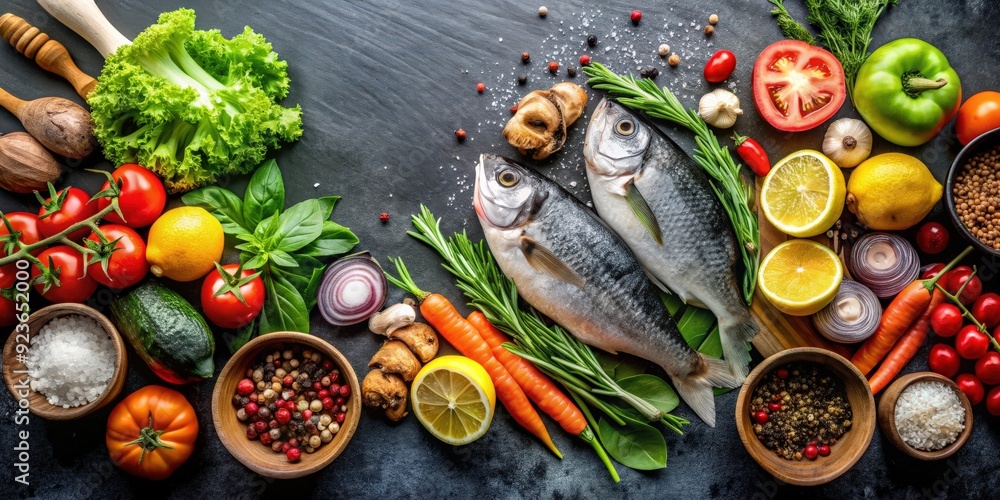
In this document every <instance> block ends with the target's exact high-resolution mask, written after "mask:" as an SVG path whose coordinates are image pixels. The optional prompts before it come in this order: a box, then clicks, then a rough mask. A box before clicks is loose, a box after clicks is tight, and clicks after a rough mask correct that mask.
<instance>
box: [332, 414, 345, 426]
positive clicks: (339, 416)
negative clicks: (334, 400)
mask: <svg viewBox="0 0 1000 500" xmlns="http://www.w3.org/2000/svg"><path fill="white" fill-rule="evenodd" d="M334 418H336V419H337V423H338V424H342V423H344V420H345V419H347V414H346V413H344V412H340V413H338V414H337V416H336V417H334Z"/></svg>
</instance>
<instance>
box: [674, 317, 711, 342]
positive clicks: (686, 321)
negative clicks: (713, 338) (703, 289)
mask: <svg viewBox="0 0 1000 500" xmlns="http://www.w3.org/2000/svg"><path fill="white" fill-rule="evenodd" d="M674 319H675V320H676V321H677V329H678V330H680V332H681V337H684V341H685V342H687V344H688V345H689V346H691V348H692V349H696V348H697V346H699V345H701V343H702V342H703V341H704V340H705V338H706V337H707V336H708V333H709V332H710V331H711V329H712V325H713V324H714V323H715V314H712V311H709V310H708V309H702V308H700V307H694V306H688V308H687V309H685V310H684V312H683V313H682V314H681V315H680V317H677V316H674Z"/></svg>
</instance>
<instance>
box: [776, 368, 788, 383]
mask: <svg viewBox="0 0 1000 500" xmlns="http://www.w3.org/2000/svg"><path fill="white" fill-rule="evenodd" d="M778 378H780V379H782V380H784V379H786V378H788V370H787V369H785V368H778Z"/></svg>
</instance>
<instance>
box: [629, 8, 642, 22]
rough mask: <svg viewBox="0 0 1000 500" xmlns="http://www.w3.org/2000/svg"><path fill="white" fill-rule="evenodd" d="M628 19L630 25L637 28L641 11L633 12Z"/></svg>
mask: <svg viewBox="0 0 1000 500" xmlns="http://www.w3.org/2000/svg"><path fill="white" fill-rule="evenodd" d="M628 18H629V19H631V20H632V24H634V25H636V26H638V25H639V21H642V11H640V10H639V9H636V10H633V11H632V13H631V14H629V16H628Z"/></svg>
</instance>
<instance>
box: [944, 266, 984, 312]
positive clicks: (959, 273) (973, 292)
mask: <svg viewBox="0 0 1000 500" xmlns="http://www.w3.org/2000/svg"><path fill="white" fill-rule="evenodd" d="M940 281H943V282H944V283H942V286H943V287H944V289H945V290H947V291H948V293H950V294H952V295H955V294H956V293H958V290H959V289H960V288H962V285H965V282H966V281H968V282H969V284H968V285H965V289H964V290H962V295H961V296H959V300H960V301H962V303H963V304H965V305H969V304H971V303H973V302H975V301H976V299H978V298H979V296H980V295H982V293H983V282H982V281H981V280H980V279H979V276H972V268H971V267H969V266H958V267H955V268H953V269H952V270H951V271H948V274H947V275H946V276H944V277H943V278H941V280H940Z"/></svg>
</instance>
